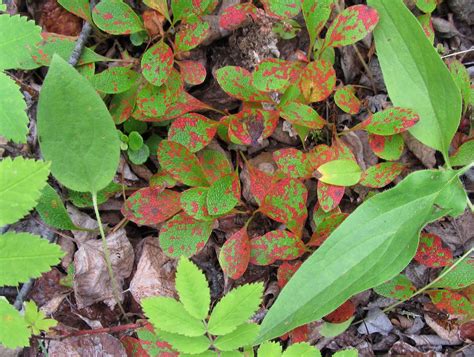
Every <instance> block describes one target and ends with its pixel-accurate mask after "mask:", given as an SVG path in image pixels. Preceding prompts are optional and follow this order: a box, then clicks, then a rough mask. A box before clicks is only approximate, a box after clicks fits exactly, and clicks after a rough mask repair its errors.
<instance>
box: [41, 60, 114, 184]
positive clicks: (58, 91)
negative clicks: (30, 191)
mask: <svg viewBox="0 0 474 357" xmlns="http://www.w3.org/2000/svg"><path fill="white" fill-rule="evenodd" d="M65 83H66V84H65ZM71 98H74V100H71ZM87 133H90V134H92V135H87ZM38 136H39V143H40V147H41V151H42V153H43V156H44V158H45V159H46V160H51V161H52V164H51V173H52V174H53V175H54V176H55V177H56V179H57V180H58V181H59V182H60V183H61V184H63V185H64V186H66V187H67V188H69V189H72V190H74V191H79V192H86V191H87V192H97V191H99V190H101V189H103V188H104V187H106V186H107V185H108V184H109V183H110V181H112V179H113V177H114V175H115V171H116V170H117V167H118V163H119V156H120V140H119V138H118V136H117V132H116V129H115V125H114V122H113V120H112V117H111V116H110V114H109V111H108V110H107V107H106V106H105V104H104V102H103V101H102V99H101V98H100V97H99V95H98V94H97V93H96V91H95V90H94V89H93V88H92V86H91V84H90V83H89V81H88V80H87V79H86V78H84V77H83V76H81V75H80V74H79V73H77V71H76V70H75V69H74V68H73V67H72V66H71V65H69V64H68V63H67V62H66V61H64V60H63V59H62V58H60V57H59V56H57V55H55V56H54V58H53V61H52V63H51V67H50V69H49V72H48V75H47V76H46V79H45V80H44V83H43V87H42V89H41V94H40V98H39V103H38Z"/></svg>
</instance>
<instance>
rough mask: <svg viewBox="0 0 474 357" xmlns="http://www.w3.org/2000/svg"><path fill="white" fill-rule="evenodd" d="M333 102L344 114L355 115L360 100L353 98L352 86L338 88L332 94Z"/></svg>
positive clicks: (357, 111) (358, 108) (353, 90)
mask: <svg viewBox="0 0 474 357" xmlns="http://www.w3.org/2000/svg"><path fill="white" fill-rule="evenodd" d="M334 102H335V103H336V105H337V106H338V107H339V108H340V109H341V110H343V111H344V112H346V113H349V114H357V113H359V110H360V100H359V98H357V97H356V96H355V89H354V86H344V87H341V88H338V89H337V90H336V93H334Z"/></svg>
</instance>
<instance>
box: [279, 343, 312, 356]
mask: <svg viewBox="0 0 474 357" xmlns="http://www.w3.org/2000/svg"><path fill="white" fill-rule="evenodd" d="M299 356H304V357H321V352H319V350H318V349H317V348H316V347H313V346H311V345H310V344H309V343H306V342H299V343H294V344H292V345H291V346H290V347H288V348H287V349H286V350H285V351H284V352H283V354H282V355H281V357H299Z"/></svg>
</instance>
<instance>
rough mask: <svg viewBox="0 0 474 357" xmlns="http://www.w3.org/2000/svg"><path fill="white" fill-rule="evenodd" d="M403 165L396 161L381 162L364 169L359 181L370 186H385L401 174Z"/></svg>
mask: <svg viewBox="0 0 474 357" xmlns="http://www.w3.org/2000/svg"><path fill="white" fill-rule="evenodd" d="M405 167H406V166H405V165H403V164H400V163H398V162H382V163H380V164H377V165H374V166H371V167H369V168H368V169H367V170H365V171H364V172H363V173H362V178H361V180H360V182H359V183H360V184H361V185H362V186H366V187H371V188H381V187H384V186H387V185H388V184H389V183H390V182H392V181H393V180H395V178H396V177H397V176H398V175H400V174H401V172H402V171H403V170H404V169H405Z"/></svg>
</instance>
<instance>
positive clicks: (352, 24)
mask: <svg viewBox="0 0 474 357" xmlns="http://www.w3.org/2000/svg"><path fill="white" fill-rule="evenodd" d="M378 21H379V15H378V13H377V11H376V10H375V9H372V8H370V7H368V6H365V5H355V6H350V7H348V8H346V9H344V10H343V11H342V12H341V13H340V14H339V15H337V17H336V18H335V19H334V21H333V22H332V24H331V26H329V28H328V32H327V33H326V41H327V44H326V45H327V46H330V47H342V46H348V45H352V44H354V43H356V42H357V41H360V40H362V39H363V38H364V37H365V36H367V34H368V33H369V32H371V31H372V30H373V29H374V28H375V25H377V23H378Z"/></svg>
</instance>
